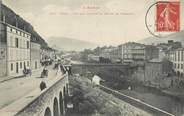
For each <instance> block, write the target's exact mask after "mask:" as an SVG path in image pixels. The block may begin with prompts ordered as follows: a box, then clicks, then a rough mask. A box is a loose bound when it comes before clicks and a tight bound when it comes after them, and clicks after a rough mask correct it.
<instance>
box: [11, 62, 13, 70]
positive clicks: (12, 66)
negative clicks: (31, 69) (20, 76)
mask: <svg viewBox="0 0 184 116" xmlns="http://www.w3.org/2000/svg"><path fill="white" fill-rule="evenodd" d="M11 71H13V63H11Z"/></svg>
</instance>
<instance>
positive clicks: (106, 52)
mask: <svg viewBox="0 0 184 116" xmlns="http://www.w3.org/2000/svg"><path fill="white" fill-rule="evenodd" d="M99 56H100V57H102V58H105V59H109V60H110V61H111V62H119V61H120V58H119V57H118V47H112V46H110V47H107V48H105V49H103V50H102V51H101V53H100V55H99Z"/></svg>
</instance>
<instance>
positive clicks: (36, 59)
mask: <svg viewBox="0 0 184 116" xmlns="http://www.w3.org/2000/svg"><path fill="white" fill-rule="evenodd" d="M40 48H41V46H40V44H38V43H35V42H31V52H30V53H31V69H32V71H36V70H38V69H40V68H41V64H40V62H41V61H40V60H41V49H40Z"/></svg>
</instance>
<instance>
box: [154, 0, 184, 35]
mask: <svg viewBox="0 0 184 116" xmlns="http://www.w3.org/2000/svg"><path fill="white" fill-rule="evenodd" d="M156 31H157V32H178V31H180V2H179V1H173V2H172V1H171V2H158V3H157V5H156Z"/></svg>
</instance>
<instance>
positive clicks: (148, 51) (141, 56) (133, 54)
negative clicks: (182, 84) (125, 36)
mask: <svg viewBox="0 0 184 116" xmlns="http://www.w3.org/2000/svg"><path fill="white" fill-rule="evenodd" d="M93 51H94V52H93V53H92V54H89V55H88V61H89V62H102V63H104V62H103V61H102V59H108V61H110V63H122V64H130V65H138V66H141V65H143V66H144V67H145V72H146V73H145V75H146V76H147V77H150V78H151V77H154V78H155V77H156V75H157V77H159V76H160V75H169V74H171V73H175V74H177V75H178V76H183V75H184V48H182V44H181V42H175V41H173V40H168V42H167V43H159V44H157V45H145V44H141V43H136V42H127V43H124V44H121V45H119V46H117V47H112V46H110V47H101V48H100V47H97V48H96V49H94V50H93ZM155 70H156V71H155Z"/></svg>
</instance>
